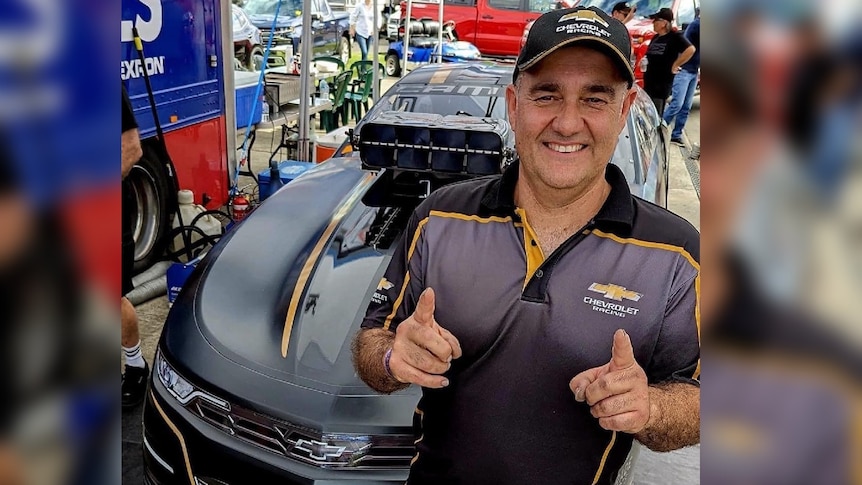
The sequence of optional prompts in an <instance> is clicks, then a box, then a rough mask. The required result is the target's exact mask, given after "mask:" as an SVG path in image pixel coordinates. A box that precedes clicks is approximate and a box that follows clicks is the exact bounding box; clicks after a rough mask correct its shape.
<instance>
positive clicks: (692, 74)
mask: <svg viewBox="0 0 862 485" xmlns="http://www.w3.org/2000/svg"><path fill="white" fill-rule="evenodd" d="M684 36H685V39H686V40H687V41H689V42H690V43H691V45H692V46H694V49H695V50H694V55H693V56H691V59H689V60H688V61H686V63H685V64H683V65H682V67H681V68H680V70H679V72H678V73H677V74H676V76H674V78H673V87H672V88H671V94H670V104H669V105H667V108H666V109H665V110H664V116H663V118H664V122H665V123H667V125H668V126H670V124H671V122H672V121H674V118H676V122H675V123H674V125H673V131H671V134H670V142H671V143H675V144H677V145H683V141H682V130H683V128H685V122H686V121H688V114H689V112H690V111H691V102H692V100H693V99H694V91H695V89H697V72H698V70H700V17H697V18H696V19H694V22H692V23H691V24H690V25H689V26H688V27H687V28H686V29H685V34H684Z"/></svg>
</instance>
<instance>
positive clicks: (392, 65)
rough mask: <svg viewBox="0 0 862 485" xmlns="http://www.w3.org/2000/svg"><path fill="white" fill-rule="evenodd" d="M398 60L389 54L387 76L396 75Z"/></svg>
mask: <svg viewBox="0 0 862 485" xmlns="http://www.w3.org/2000/svg"><path fill="white" fill-rule="evenodd" d="M396 62H398V60H397V59H395V58H394V57H392V56H389V57H387V58H386V75H387V76H394V75H395V63H396Z"/></svg>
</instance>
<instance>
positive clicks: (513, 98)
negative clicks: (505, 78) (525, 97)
mask: <svg viewBox="0 0 862 485" xmlns="http://www.w3.org/2000/svg"><path fill="white" fill-rule="evenodd" d="M517 89H518V88H517V87H516V86H515V84H510V85H508V86H506V110H507V114H508V115H509V126H511V127H512V130H514V131H515V132H517V130H518V128H517V127H516V126H515V125H516V124H517V118H516V117H515V111H516V110H517V108H518V92H517Z"/></svg>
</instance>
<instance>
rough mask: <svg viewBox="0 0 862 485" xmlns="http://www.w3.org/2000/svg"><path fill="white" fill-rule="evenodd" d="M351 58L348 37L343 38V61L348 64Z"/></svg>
mask: <svg viewBox="0 0 862 485" xmlns="http://www.w3.org/2000/svg"><path fill="white" fill-rule="evenodd" d="M349 60H350V44H349V43H348V42H347V39H345V38H342V39H341V62H343V63H344V64H347V61H349Z"/></svg>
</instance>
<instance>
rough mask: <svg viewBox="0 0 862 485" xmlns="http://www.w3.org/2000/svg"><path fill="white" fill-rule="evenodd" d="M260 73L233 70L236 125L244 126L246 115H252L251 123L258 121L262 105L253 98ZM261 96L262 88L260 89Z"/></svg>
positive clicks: (246, 120)
mask: <svg viewBox="0 0 862 485" xmlns="http://www.w3.org/2000/svg"><path fill="white" fill-rule="evenodd" d="M259 77H260V73H257V72H243V71H234V88H235V90H236V127H237V128H245V127H246V125H248V115H249V114H250V113H252V112H253V113H254V115H252V119H251V122H252V124H258V123H260V119H261V115H262V114H263V105H262V104H261V102H260V100H259V99H258V100H256V99H254V92H255V91H256V90H257V81H258V79H259ZM260 95H261V96H263V89H261V90H260Z"/></svg>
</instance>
